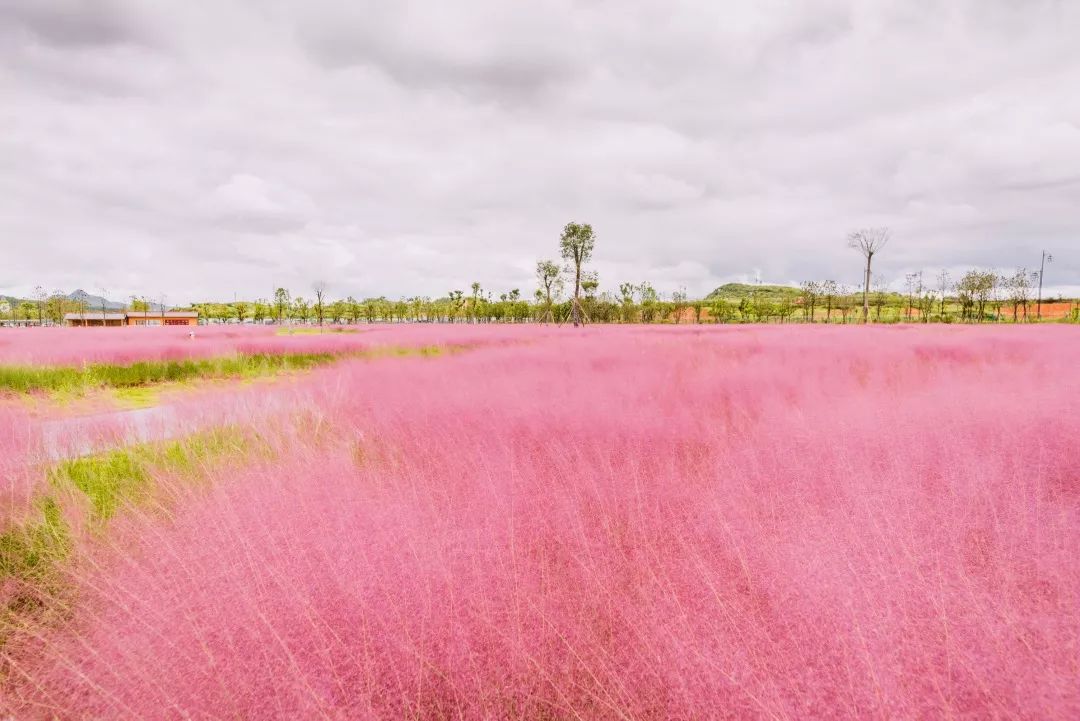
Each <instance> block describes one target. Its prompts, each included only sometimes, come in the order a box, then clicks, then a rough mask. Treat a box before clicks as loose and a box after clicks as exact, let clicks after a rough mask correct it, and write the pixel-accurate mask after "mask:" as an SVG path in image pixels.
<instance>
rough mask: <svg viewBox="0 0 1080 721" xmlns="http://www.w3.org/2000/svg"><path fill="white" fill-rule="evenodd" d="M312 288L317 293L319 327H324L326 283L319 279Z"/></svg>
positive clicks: (316, 315) (316, 314)
mask: <svg viewBox="0 0 1080 721" xmlns="http://www.w3.org/2000/svg"><path fill="white" fill-rule="evenodd" d="M311 290H312V291H314V293H315V317H316V318H318V319H319V327H320V328H322V325H323V318H325V317H326V303H325V297H326V283H325V282H324V281H321V280H317V281H315V283H314V284H313V285H312V286H311ZM241 320H242V319H241Z"/></svg>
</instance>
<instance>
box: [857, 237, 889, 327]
mask: <svg viewBox="0 0 1080 721" xmlns="http://www.w3.org/2000/svg"><path fill="white" fill-rule="evenodd" d="M888 242H889V229H888V228H862V229H860V230H856V231H855V232H853V233H851V234H849V235H848V247H849V248H854V249H855V250H857V251H859V253H861V254H862V256H863V257H864V258H866V273H865V275H864V277H863V296H862V302H863V323H869V322H870V264H871V262H872V261H873V260H874V256H875V255H876V254H877V253H878V252H879V251H880V250H881V249H882V248H884V247H885V245H886V244H887V243H888Z"/></svg>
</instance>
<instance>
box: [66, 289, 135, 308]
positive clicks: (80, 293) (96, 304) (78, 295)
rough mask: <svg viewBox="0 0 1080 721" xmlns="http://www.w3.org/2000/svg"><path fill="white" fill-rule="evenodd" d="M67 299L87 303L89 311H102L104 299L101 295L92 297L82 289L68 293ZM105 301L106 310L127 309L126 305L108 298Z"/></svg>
mask: <svg viewBox="0 0 1080 721" xmlns="http://www.w3.org/2000/svg"><path fill="white" fill-rule="evenodd" d="M67 297H68V300H73V301H75V302H77V303H86V308H87V310H101V305H102V297H101V296H100V295H90V294H89V293H87V292H86V291H85V290H83V289H82V288H80V289H79V290H76V291H73V292H71V293H68V296H67ZM104 301H105V310H124V308H126V307H127V305H126V304H124V303H116V302H114V301H111V300H109V299H108V298H105V299H104Z"/></svg>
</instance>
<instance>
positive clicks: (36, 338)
mask: <svg viewBox="0 0 1080 721" xmlns="http://www.w3.org/2000/svg"><path fill="white" fill-rule="evenodd" d="M303 331H304V332H296V333H290V332H289V330H288V328H277V327H274V326H237V327H231V326H209V327H196V328H189V327H168V326H165V327H153V328H149V327H128V328H24V329H0V365H12V366H29V365H37V366H79V365H83V364H87V363H108V364H116V365H130V364H132V363H135V362H137V361H146V360H182V359H186V358H211V357H218V356H227V355H234V354H237V353H246V354H256V353H266V354H281V353H344V352H348V351H353V350H364V349H367V348H372V347H378V346H385V345H395V346H399V347H417V346H421V345H425V344H432V345H441V344H445V343H456V344H468V343H470V342H471V341H472V340H473V338H474V337H475V335H476V327H475V326H471V327H460V326H459V327H448V326H438V325H432V326H428V325H403V326H393V325H372V326H354V327H350V328H345V327H342V326H334V327H332V328H331V327H328V328H326V329H325V332H321V333H320V332H319V331H318V328H314V327H304V328H303ZM342 331H344V332H342ZM191 332H194V334H195V337H194V338H191V337H190V336H189V333H191ZM526 332H527V331H526ZM504 335H508V336H510V337H515V336H518V335H521V331H519V330H518V329H516V328H509V329H507V330H505V331H504ZM483 337H485V338H486V337H490V334H485V335H484V336H483Z"/></svg>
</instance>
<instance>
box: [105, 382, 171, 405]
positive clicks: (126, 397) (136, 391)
mask: <svg viewBox="0 0 1080 721" xmlns="http://www.w3.org/2000/svg"><path fill="white" fill-rule="evenodd" d="M112 396H113V398H114V399H115V400H116V402H117V403H119V404H120V405H121V406H123V407H124V408H132V409H134V408H150V407H151V406H156V405H157V404H158V400H159V397H160V394H159V393H158V391H157V389H155V388H153V387H151V386H135V387H131V388H114V389H113V391H112Z"/></svg>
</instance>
